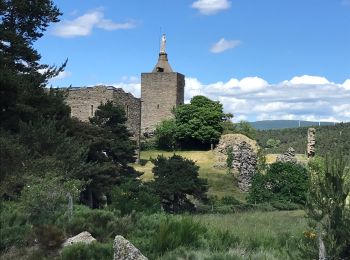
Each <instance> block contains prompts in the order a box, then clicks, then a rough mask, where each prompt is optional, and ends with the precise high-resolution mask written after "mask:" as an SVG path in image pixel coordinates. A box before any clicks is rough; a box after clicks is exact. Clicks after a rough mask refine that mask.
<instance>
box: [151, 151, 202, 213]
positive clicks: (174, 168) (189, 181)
mask: <svg viewBox="0 0 350 260" xmlns="http://www.w3.org/2000/svg"><path fill="white" fill-rule="evenodd" d="M152 162H153V164H154V168H153V169H152V172H153V173H154V183H153V186H154V189H155V191H156V193H157V194H158V196H159V197H160V198H161V199H162V205H163V208H164V210H165V211H167V212H171V213H179V212H182V211H186V210H189V211H191V210H194V205H193V203H192V202H191V201H190V199H189V198H188V196H189V195H191V196H193V197H194V198H196V199H200V200H203V199H206V195H205V194H206V192H207V190H208V184H207V181H206V180H205V179H201V178H199V177H198V169H199V167H198V166H197V165H196V164H195V163H194V162H193V161H191V160H189V159H186V158H183V157H181V156H179V155H175V154H174V155H173V156H171V157H170V158H166V157H164V156H158V157H157V159H154V160H152Z"/></svg>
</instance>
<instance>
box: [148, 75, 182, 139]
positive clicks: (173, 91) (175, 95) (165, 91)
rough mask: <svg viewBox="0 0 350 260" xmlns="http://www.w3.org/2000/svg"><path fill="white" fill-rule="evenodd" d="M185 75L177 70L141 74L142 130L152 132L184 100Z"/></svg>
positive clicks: (169, 116) (170, 115)
mask: <svg viewBox="0 0 350 260" xmlns="http://www.w3.org/2000/svg"><path fill="white" fill-rule="evenodd" d="M184 87H185V77H184V75H182V74H180V73H177V72H154V73H142V74H141V100H142V112H141V131H142V132H143V133H144V132H152V131H153V130H154V129H155V127H156V125H157V124H158V123H159V122H161V121H162V120H163V119H167V118H171V117H172V116H173V115H172V113H171V111H172V109H173V108H174V107H176V106H178V105H181V104H183V102H184Z"/></svg>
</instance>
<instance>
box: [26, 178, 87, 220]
mask: <svg viewBox="0 0 350 260" xmlns="http://www.w3.org/2000/svg"><path fill="white" fill-rule="evenodd" d="M81 187H82V185H81V182H80V181H78V180H70V181H67V180H64V178H62V177H57V176H56V174H47V176H45V177H44V178H35V179H34V178H33V179H32V181H30V182H28V183H27V185H26V186H25V188H24V190H23V192H22V196H21V201H22V203H23V205H24V208H25V210H26V212H27V213H28V219H29V221H30V222H31V223H32V224H34V225H35V226H40V225H43V224H53V223H54V222H55V221H56V219H57V217H59V216H61V215H63V214H65V213H66V214H67V211H68V194H70V196H72V197H74V199H75V200H77V199H78V196H79V194H80V190H81Z"/></svg>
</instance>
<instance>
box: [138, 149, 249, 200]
mask: <svg viewBox="0 0 350 260" xmlns="http://www.w3.org/2000/svg"><path fill="white" fill-rule="evenodd" d="M159 154H163V155H164V156H171V155H172V154H173V152H164V151H142V152H141V159H143V160H149V159H150V158H156V157H157V155H159ZM176 154H178V155H181V156H183V157H186V158H189V159H191V160H193V161H195V162H196V164H197V165H198V166H199V167H200V169H199V176H200V177H201V178H205V179H207V180H208V183H209V191H208V195H209V196H218V197H219V198H221V197H223V196H234V197H236V198H237V199H239V200H242V201H244V200H245V196H246V194H245V193H242V192H240V191H239V189H238V188H237V185H235V179H234V177H233V176H232V175H229V174H227V172H226V171H225V170H219V169H216V168H214V167H213V165H214V161H215V156H214V154H213V152H212V151H177V152H176ZM134 167H135V169H136V170H138V171H140V172H144V175H143V176H142V179H143V180H144V181H149V180H152V179H153V173H152V168H153V164H152V163H151V162H150V161H148V162H147V164H146V165H145V166H140V165H134Z"/></svg>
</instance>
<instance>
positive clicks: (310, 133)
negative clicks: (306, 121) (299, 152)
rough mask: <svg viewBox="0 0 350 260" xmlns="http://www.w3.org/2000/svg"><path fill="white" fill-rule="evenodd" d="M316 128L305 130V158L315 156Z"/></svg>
mask: <svg viewBox="0 0 350 260" xmlns="http://www.w3.org/2000/svg"><path fill="white" fill-rule="evenodd" d="M315 133H316V129H315V128H309V129H308V130H307V158H311V157H314V156H315V144H316V138H315Z"/></svg>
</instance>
